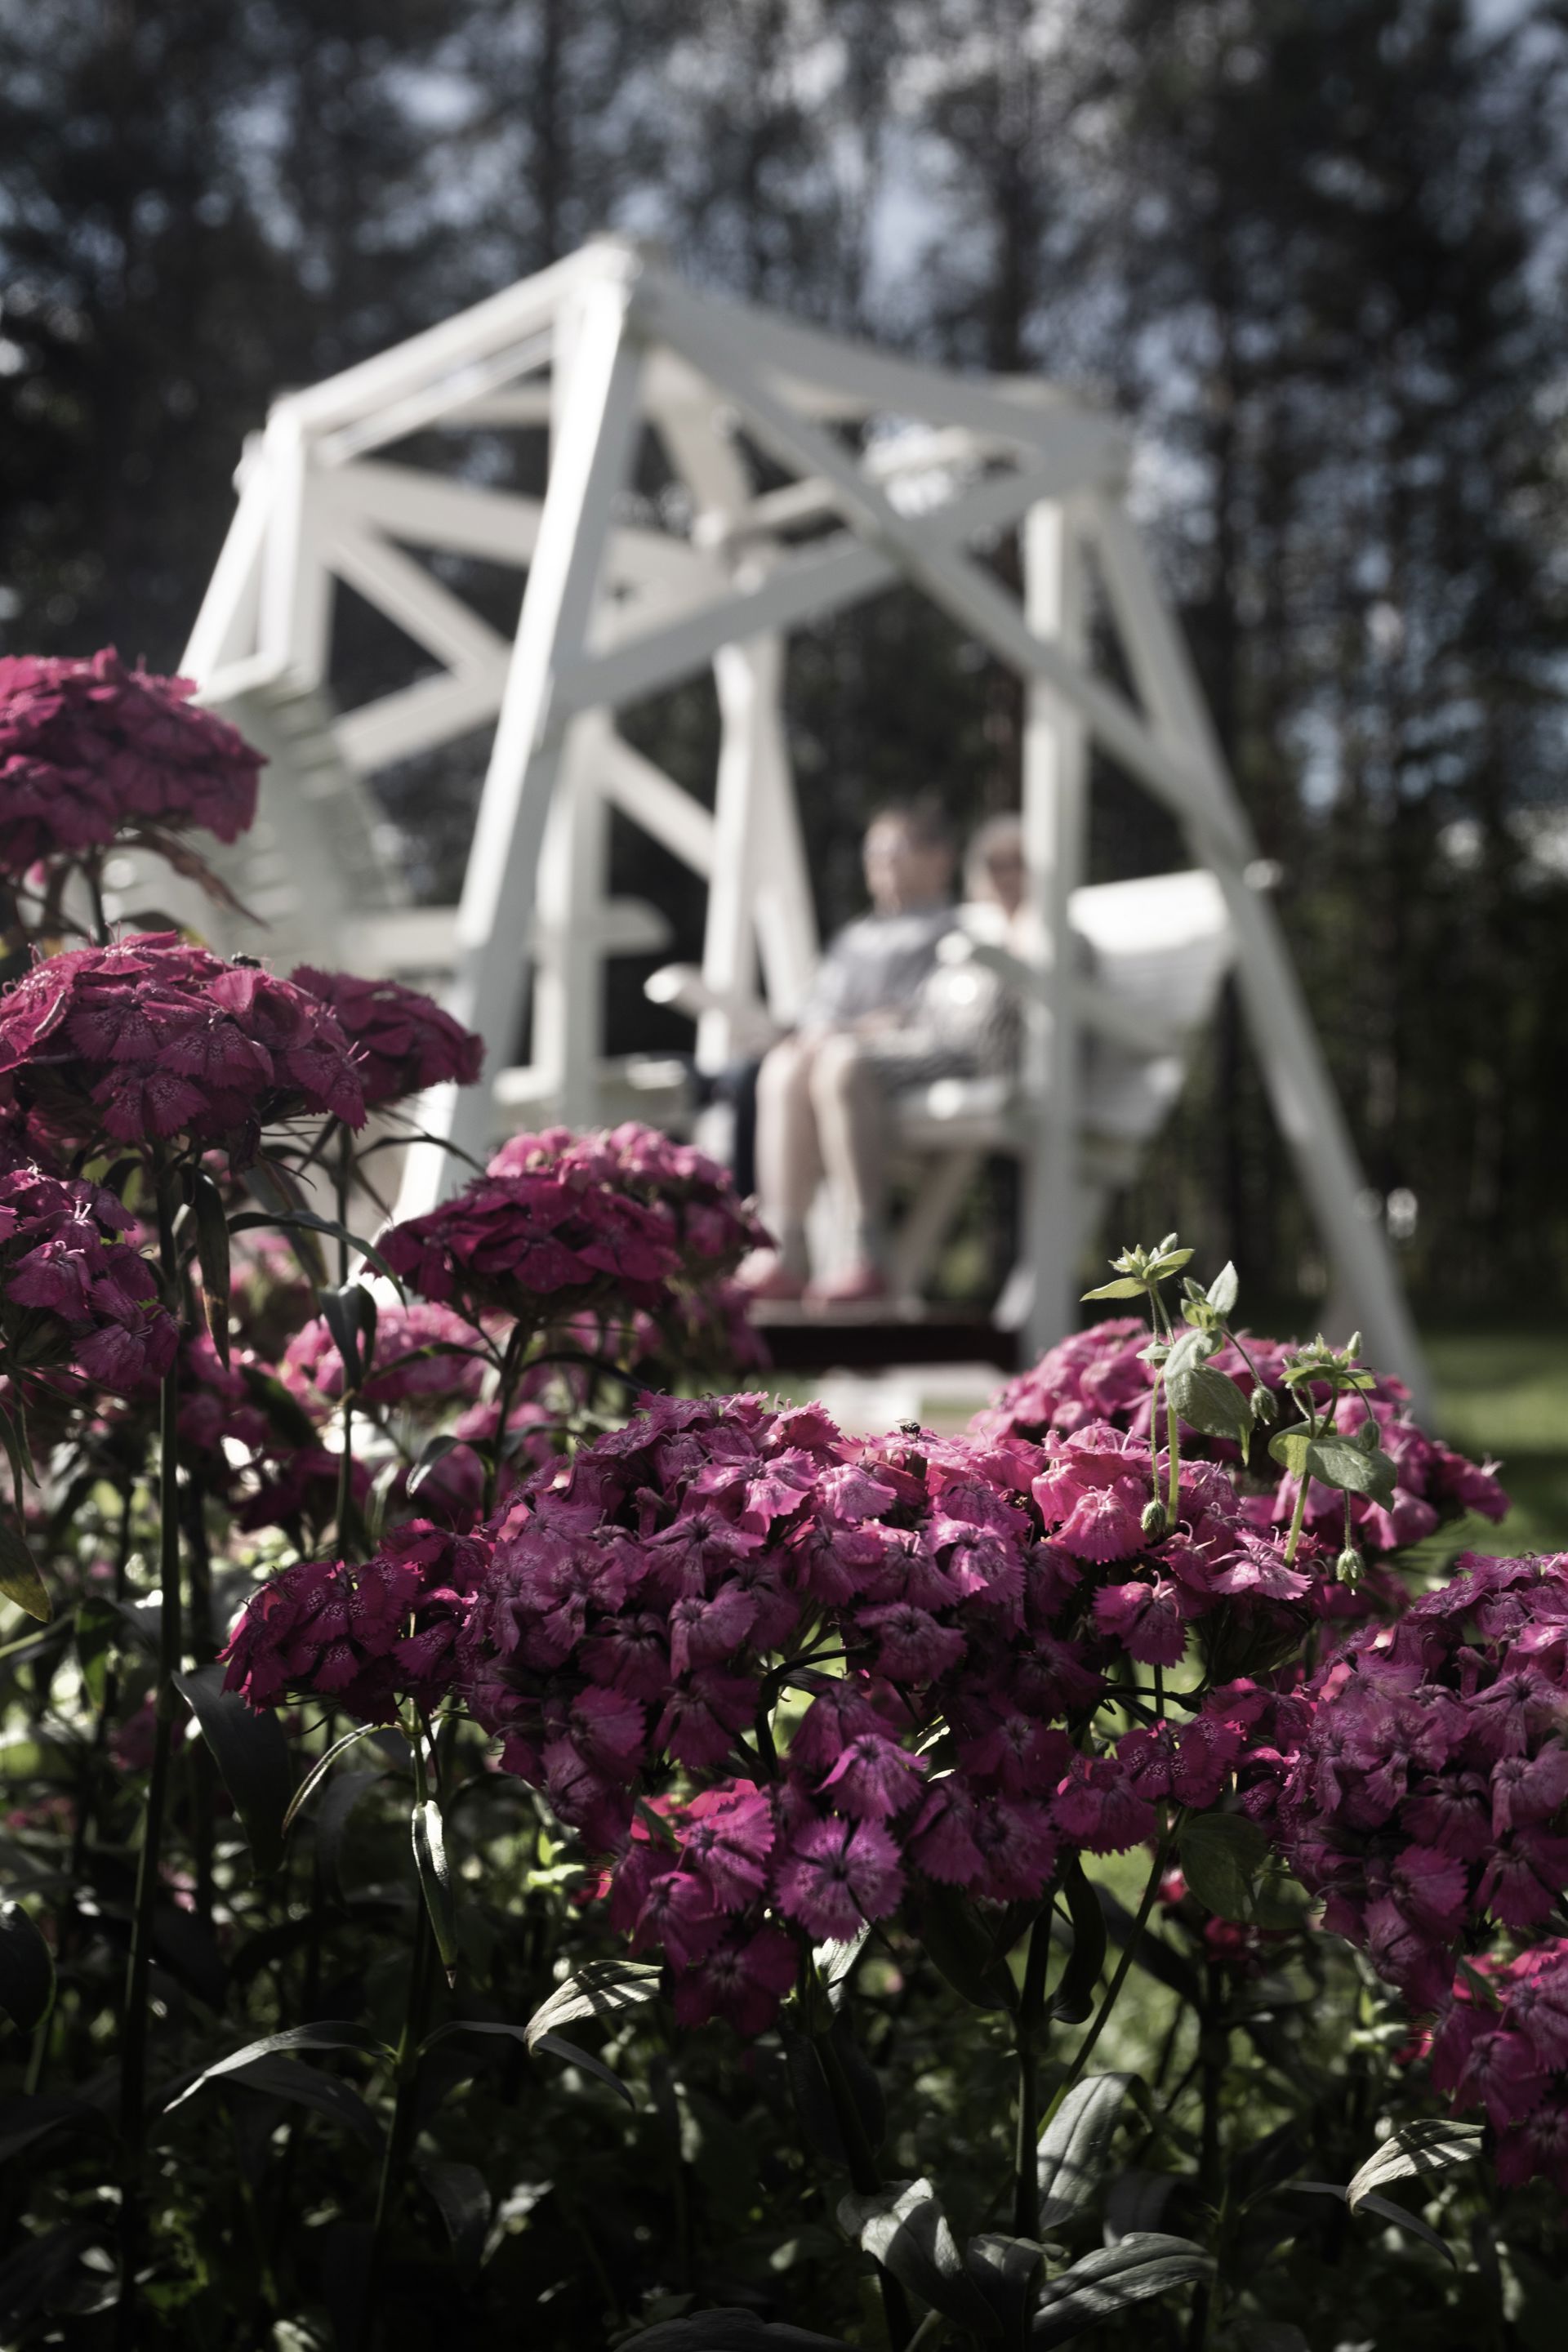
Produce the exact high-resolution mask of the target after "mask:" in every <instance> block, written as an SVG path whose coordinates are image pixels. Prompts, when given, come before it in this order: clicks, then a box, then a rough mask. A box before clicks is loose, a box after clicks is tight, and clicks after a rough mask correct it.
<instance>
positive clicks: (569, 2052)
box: [531, 2033, 637, 2108]
mask: <svg viewBox="0 0 1568 2352" xmlns="http://www.w3.org/2000/svg"><path fill="white" fill-rule="evenodd" d="M531 2047H532V2049H533V2052H534V2054H535V2055H536V2056H537V2055H538V2053H539V2052H540V2051H545V2052H547V2053H549V2055H550V2056H551V2057H552V2058H559V2059H561V2060H562V2061H563V2063H565V2064H566V2065H568V2066H578V2067H581V2069H582V2071H583V2073H584V2074H593V2075H595V2077H596V2078H597V2080H598V2081H599V2082H601V2083H607V2084H609V2086H610V2088H611V2090H612V2091H614V2093H615V2094H616V2097H617V2098H618V2099H625V2101H626V2105H627V2106H628V2107H632V2108H635V2107H636V2105H637V2101H636V2099H635V2098H634V2097H633V2096H632V2094H631V2090H630V2088H629V2086H628V2085H627V2084H625V2083H623V2082H622V2080H621V2078H620V2076H619V2075H618V2074H616V2070H615V2068H614V2067H613V2066H606V2065H605V2062H604V2060H603V2059H602V2058H599V2057H596V2056H595V2053H594V2052H593V2051H592V2050H584V2049H581V2048H579V2046H578V2044H577V2043H576V2042H568V2041H567V2039H566V2036H565V2035H564V2034H563V2033H542V2034H540V2035H539V2036H538V2038H537V2039H536V2040H535V2042H533V2043H532V2045H531Z"/></svg>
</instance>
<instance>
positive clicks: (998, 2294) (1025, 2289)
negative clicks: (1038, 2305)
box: [963, 2230, 1046, 2344]
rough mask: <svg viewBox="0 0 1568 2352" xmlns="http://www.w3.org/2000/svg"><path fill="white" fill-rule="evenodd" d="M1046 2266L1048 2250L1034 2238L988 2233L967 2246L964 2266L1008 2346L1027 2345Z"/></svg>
mask: <svg viewBox="0 0 1568 2352" xmlns="http://www.w3.org/2000/svg"><path fill="white" fill-rule="evenodd" d="M1045 2263H1046V2255H1045V2248H1044V2247H1043V2246H1040V2245H1037V2243H1036V2242H1035V2240H1034V2239H1033V2238H1006V2237H1003V2236H1001V2235H1000V2234H998V2233H997V2232H996V2231H990V2230H987V2231H983V2232H982V2234H981V2235H980V2236H979V2237H977V2238H971V2239H970V2241H969V2243H968V2244H967V2245H966V2246H965V2247H964V2249H963V2267H964V2269H965V2270H966V2271H967V2272H968V2273H969V2275H970V2277H971V2278H972V2279H973V2281H974V2284H975V2285H976V2286H977V2287H978V2288H979V2289H980V2292H981V2294H983V2295H984V2297H985V2300H986V2302H987V2303H988V2304H989V2305H990V2306H991V2309H992V2311H993V2313H994V2315H995V2318H996V2323H997V2326H999V2328H1000V2329H1001V2332H1002V2337H1003V2341H1004V2342H1005V2343H1008V2344H1022V2343H1023V2342H1024V2340H1025V2338H1026V2335H1027V2333H1028V2319H1029V2314H1030V2312H1031V2311H1032V2310H1033V2309H1034V2307H1035V2290H1036V2288H1037V2286H1038V2285H1039V2283H1040V2273H1042V2271H1043V2270H1044V2269H1045Z"/></svg>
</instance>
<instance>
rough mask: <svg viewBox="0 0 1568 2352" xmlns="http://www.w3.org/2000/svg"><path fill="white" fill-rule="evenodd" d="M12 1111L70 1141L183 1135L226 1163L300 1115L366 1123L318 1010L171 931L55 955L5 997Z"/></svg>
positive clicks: (347, 1068)
mask: <svg viewBox="0 0 1568 2352" xmlns="http://www.w3.org/2000/svg"><path fill="white" fill-rule="evenodd" d="M10 1104H16V1105H18V1106H20V1107H21V1108H24V1109H26V1110H29V1111H33V1110H36V1111H37V1112H38V1113H39V1114H41V1115H42V1117H43V1118H44V1120H45V1121H46V1123H47V1125H48V1126H50V1127H52V1128H55V1129H58V1130H59V1131H61V1132H62V1133H64V1134H66V1135H68V1136H79V1137H82V1138H84V1139H99V1138H101V1137H104V1136H107V1137H109V1138H110V1139H111V1140H112V1141H113V1142H114V1143H118V1144H126V1143H129V1144H149V1143H156V1142H163V1141H165V1140H167V1139H170V1138H172V1137H174V1136H176V1135H184V1136H189V1137H191V1138H193V1139H195V1140H196V1141H198V1142H202V1143H220V1142H222V1143H226V1144H227V1145H228V1147H229V1149H230V1150H231V1152H234V1151H245V1150H254V1149H255V1145H256V1142H257V1139H258V1138H259V1135H260V1131H261V1129H262V1128H263V1127H266V1126H269V1125H271V1124H273V1123H274V1122H276V1121H279V1120H283V1119H289V1118H297V1117H299V1116H300V1114H301V1113H303V1112H306V1111H315V1112H326V1111H331V1113H332V1114H333V1115H334V1116H335V1117H337V1118H342V1119H344V1120H346V1121H347V1122H348V1124H349V1125H351V1126H353V1127H357V1126H359V1125H360V1124H361V1122H362V1121H363V1118H364V1097H363V1088H362V1087H361V1083H360V1076H359V1069H358V1065H357V1061H356V1058H355V1055H354V1053H353V1047H352V1046H351V1045H350V1044H349V1041H348V1039H347V1038H346V1037H345V1036H344V1034H343V1033H342V1029H341V1028H340V1027H339V1026H338V1024H337V1022H336V1020H335V1019H334V1018H333V1016H332V1014H331V1013H330V1012H329V1011H328V1009H327V1007H326V1006H325V1005H323V1004H321V1003H319V1002H318V1000H317V999H316V998H315V997H313V996H309V995H307V994H306V992H305V991H304V990H303V989H300V988H296V987H294V986H293V985H292V984H291V982H288V981H286V980H276V979H274V978H273V976H272V974H271V973H270V972H268V971H263V970H262V969H261V967H260V966H259V965H256V964H245V963H225V962H224V961H222V960H221V958H219V957H217V956H215V955H209V954H208V953H207V951H206V950H205V948H195V947H188V946H186V945H185V944H184V941H183V940H180V939H179V938H178V937H177V936H176V935H175V934H174V932H159V933H155V934H151V935H148V936H146V937H142V938H138V939H132V940H125V941H124V942H122V943H121V945H119V946H116V947H108V948H80V949H78V950H75V951H73V952H72V953H70V954H68V955H58V956H53V957H51V958H49V959H48V961H46V962H41V963H37V964H35V966H34V967H33V970H32V971H30V972H28V973H27V975H26V978H25V979H23V980H21V981H19V982H17V983H16V986H15V987H14V988H12V989H9V990H8V991H7V992H6V993H5V996H4V997H3V998H0V1105H10Z"/></svg>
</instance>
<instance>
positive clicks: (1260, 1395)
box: [1247, 1385, 1279, 1425]
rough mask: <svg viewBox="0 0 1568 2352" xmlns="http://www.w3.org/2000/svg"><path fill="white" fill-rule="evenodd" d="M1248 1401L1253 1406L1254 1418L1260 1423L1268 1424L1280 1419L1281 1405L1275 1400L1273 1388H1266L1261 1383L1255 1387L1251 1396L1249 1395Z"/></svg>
mask: <svg viewBox="0 0 1568 2352" xmlns="http://www.w3.org/2000/svg"><path fill="white" fill-rule="evenodd" d="M1247 1402H1248V1404H1249V1405H1250V1406H1251V1408H1252V1418H1253V1420H1254V1421H1255V1422H1258V1423H1259V1424H1260V1425H1266V1424H1267V1423H1269V1422H1271V1421H1278V1420H1279V1404H1278V1403H1277V1402H1276V1401H1275V1396H1274V1391H1273V1390H1272V1389H1266V1388H1264V1387H1262V1386H1261V1385H1260V1386H1258V1388H1255V1389H1254V1390H1253V1391H1252V1394H1251V1396H1250V1397H1248V1399H1247Z"/></svg>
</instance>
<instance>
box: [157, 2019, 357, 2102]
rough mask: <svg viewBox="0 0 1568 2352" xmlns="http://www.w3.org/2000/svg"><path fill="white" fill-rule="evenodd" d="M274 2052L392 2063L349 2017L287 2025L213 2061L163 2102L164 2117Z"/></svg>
mask: <svg viewBox="0 0 1568 2352" xmlns="http://www.w3.org/2000/svg"><path fill="white" fill-rule="evenodd" d="M275 2050H360V2051H363V2052H365V2053H368V2054H369V2055H370V2056H372V2057H375V2058H380V2059H383V2060H384V2061H385V2062H386V2063H388V2064H390V2063H391V2062H392V2054H393V2053H392V2052H391V2051H390V2050H389V2049H388V2048H387V2046H386V2044H385V2042H383V2041H382V2040H381V2039H380V2037H379V2036H378V2035H376V2034H374V2033H372V2032H371V2031H370V2029H369V2027H368V2026H363V2025H356V2024H355V2023H354V2021H353V2018H338V2017H331V2018H323V2019H322V2020H321V2022H320V2023H319V2024H317V2025H289V2026H285V2027H284V2029H283V2031H282V2032H280V2033H264V2034H263V2035H262V2037H261V2039H260V2041H259V2042H247V2043H246V2044H245V2046H244V2048H243V2049H241V2050H231V2051H230V2052H229V2054H228V2056H227V2057H226V2058H217V2059H215V2060H214V2062H213V2063H212V2064H211V2065H210V2066H204V2067H203V2069H202V2071H201V2073H200V2074H198V2075H196V2077H195V2080H194V2081H193V2082H189V2083H187V2084H185V2085H184V2089H183V2090H180V2091H176V2092H175V2094H174V2097H173V2098H172V2099H166V2100H165V2101H164V2102H163V2113H164V2115H166V2116H168V2115H173V2113H174V2109H175V2108H176V2107H183V2106H184V2104H185V2101H186V2100H187V2099H194V2098H195V2095H196V2093H197V2092H198V2091H200V2090H202V2089H204V2088H205V2085H206V2084H208V2083H216V2082H221V2081H222V2079H223V2077H224V2076H225V2075H226V2074H234V2073H235V2072H236V2071H237V2069H238V2068H239V2067H241V2066H248V2065H250V2064H251V2063H253V2061H254V2060H256V2059H258V2058H269V2057H270V2056H271V2054H272V2053H273V2052H274V2051H275Z"/></svg>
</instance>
